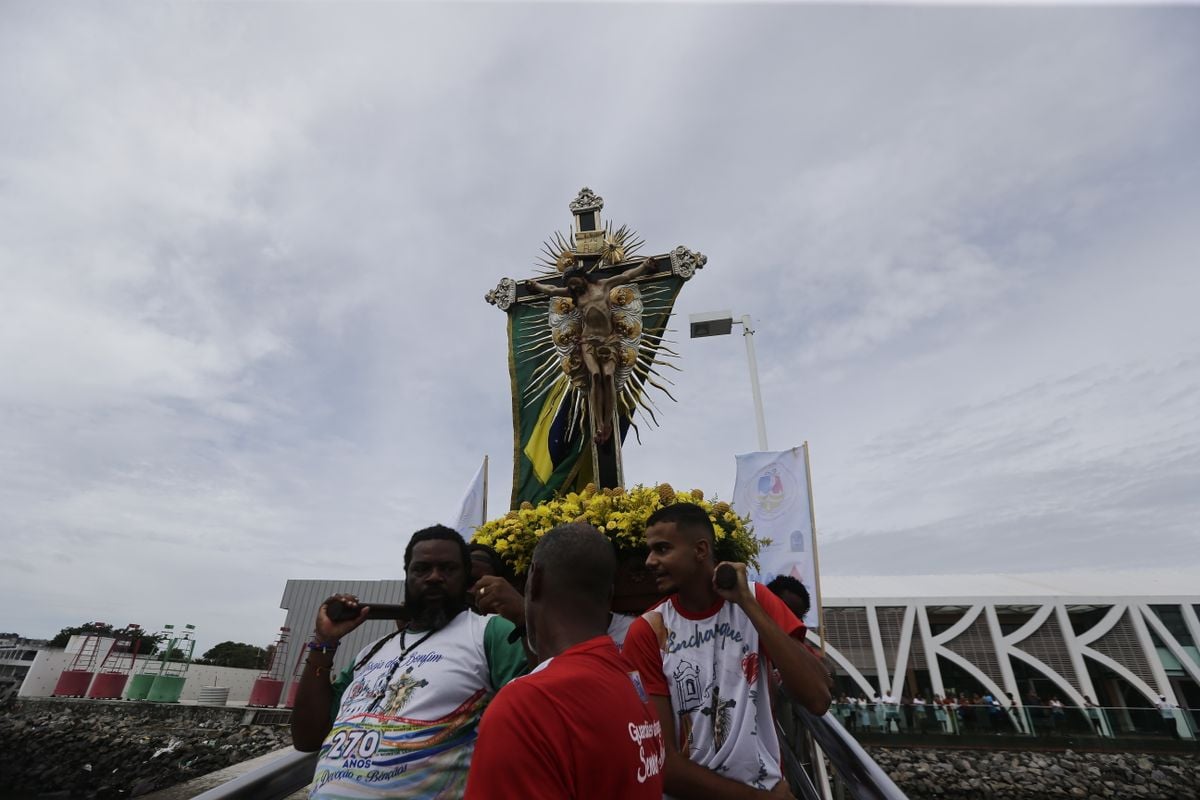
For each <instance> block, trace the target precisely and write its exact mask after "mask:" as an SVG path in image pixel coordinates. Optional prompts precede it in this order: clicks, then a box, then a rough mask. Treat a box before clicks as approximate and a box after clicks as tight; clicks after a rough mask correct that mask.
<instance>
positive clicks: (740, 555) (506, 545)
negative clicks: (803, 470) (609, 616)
mask: <svg viewBox="0 0 1200 800" xmlns="http://www.w3.org/2000/svg"><path fill="white" fill-rule="evenodd" d="M671 503H695V504H696V505H698V506H700V507H701V508H703V509H704V510H705V511H707V512H708V517H709V519H711V520H712V523H713V533H714V537H715V539H716V551H715V554H716V558H717V560H718V561H742V562H746V563H748V564H752V565H754V566H756V567H757V566H758V562H757V560H756V559H757V556H758V552H759V548H760V547H761V546H763V545H765V544H770V542H769V541H767V540H760V539H756V538H755V537H754V535H753V533H752V532H751V530H750V527H749V522H750V521H749V519H747V518H745V517H740V516H738V515H737V514H736V513H734V511H733V509H732V508H730V506H729V504H728V503H725V502H720V501H715V500H714V501H709V500H705V499H704V492H702V491H700V490H699V489H693V490H692V491H690V492H688V491H676V490H675V489H673V488H672V487H671V486H670V484H666V483H663V484H659V485H658V486H635V487H633V488H632V489H629V490H625V489H621V488H617V489H604V490H598V489H597V488H596V487H595V485H594V484H590V483H589V484H588V485H587V487H586V488H585V489H584V490H583V491H581V492H570V493H569V494H567V495H565V496H562V497H556V498H554V499H553V500H547V501H546V502H543V503H540V504H539V505H537V506H534V505H533V504H531V503H528V502H525V503H522V504H521V507H520V508H519V509H515V510H513V511H509V512H508V513H507V514H505V515H504V516H503V517H500V518H499V519H494V520H490V521H489V522H486V523H484V524H483V525H481V526H480V527H479V528H478V529H477V530H476V531H475V535H474V536H473V537H471V541H473V542H478V543H479V544H485V545H488V546H489V547H491V548H492V549H493V550H495V551H496V552H497V553H499V554H500V557H501V558H503V559H504V560H505V561H506V562H507V563H508V564H509V566H511V567H512V568H513V570H514V571H515V572H516V573H517V574H518V575H520V574H522V573H524V572H525V571H526V570H527V569H529V559H530V557H531V556H532V555H533V548H534V547H535V546H536V545H537V542H538V539H540V538H541V537H542V536H545V535H546V531H548V530H550V529H551V528H553V527H554V526H555V525H560V524H562V523H564V522H588V523H591V524H592V525H595V526H596V527H597V528H598V529H599V530H600V532H601V533H603V534H605V535H606V536H608V538H609V539H611V540H612V542H613V545H614V546H615V547H616V548H617V553H618V556H620V555H622V554H624V553H629V552H636V551H638V550H642V549H644V548H645V538H644V535H645V531H646V520H647V519H649V518H650V515H651V514H653V513H654V512H655V511H657V510H658V509H660V508H662V507H663V506H666V505H670V504H671Z"/></svg>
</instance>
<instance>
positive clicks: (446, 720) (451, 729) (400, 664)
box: [310, 611, 526, 800]
mask: <svg viewBox="0 0 1200 800" xmlns="http://www.w3.org/2000/svg"><path fill="white" fill-rule="evenodd" d="M511 631H512V623H510V622H508V621H507V620H505V619H503V618H501V617H497V616H494V615H489V616H479V615H477V614H474V613H471V612H470V611H464V612H463V613H461V614H459V615H458V616H457V617H455V618H454V619H453V620H451V621H450V623H449V624H448V625H447V626H446V627H444V628H442V629H441V630H439V631H437V632H435V633H433V634H431V635H429V636H428V637H426V634H425V633H424V632H420V631H418V632H405V633H404V634H403V635H394V636H392V637H391V638H390V639H389V640H388V641H387V643H386V644H384V645H383V647H382V648H380V650H379V651H378V652H377V653H375V654H374V655H372V656H371V658H370V660H368V661H367V663H365V664H363V665H362V666H361V667H359V668H358V669H357V670H356V671H354V672H353V673H352V674H349V671H347V673H344V674H343V676H342V678H341V679H339V681H338V683H337V684H335V691H336V690H337V689H338V688H342V687H344V691H342V694H341V698H340V700H336V699H335V702H336V703H337V704H338V705H337V712H336V714H335V717H334V723H333V728H332V729H331V730H330V732H329V735H328V736H327V737H326V739H325V743H324V744H323V745H322V746H321V753H320V757H319V761H318V763H317V770H316V774H315V775H314V776H313V790H312V794H311V795H310V797H311V798H313V800H361V799H363V798H385V797H405V798H429V799H432V798H450V797H454V798H459V797H462V793H463V791H464V789H465V788H466V780H467V772H468V770H469V768H470V763H471V753H472V750H473V749H474V744H475V737H476V728H477V727H478V724H479V719H480V717H481V716H483V710H484V707H485V706H486V705H487V703H488V701H489V700H490V699H491V697H492V696H493V695H494V694H495V692H496V691H497V690H498V689H499V688H500V687H501V686H502V685H504V684H505V683H507V682H508V681H509V680H511V679H512V678H513V677H515V676H516V675H518V674H520V673H521V672H523V671H524V669H525V668H526V664H525V655H524V649H523V648H522V646H521V645H520V643H516V644H510V643H508V641H507V637H508V634H509V633H510V632H511ZM377 641H378V640H376V642H377ZM374 645H375V642H373V643H372V644H371V645H369V646H367V647H365V648H363V650H362V651H360V652H359V654H358V656H357V657H356V659H355V663H358V662H359V661H361V660H362V659H363V658H364V657H365V656H366V655H367V653H369V652H370V650H371V648H372V647H373V646H374Z"/></svg>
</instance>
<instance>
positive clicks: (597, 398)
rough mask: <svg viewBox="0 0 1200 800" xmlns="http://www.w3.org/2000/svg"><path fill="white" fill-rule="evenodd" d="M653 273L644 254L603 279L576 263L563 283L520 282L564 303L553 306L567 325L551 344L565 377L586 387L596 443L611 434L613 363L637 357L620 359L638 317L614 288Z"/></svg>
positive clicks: (651, 262) (626, 296)
mask: <svg viewBox="0 0 1200 800" xmlns="http://www.w3.org/2000/svg"><path fill="white" fill-rule="evenodd" d="M655 271H656V268H655V262H654V259H653V258H647V259H646V260H645V261H643V262H642V263H641V264H639V265H638V266H636V267H633V268H632V269H629V270H626V271H625V272H618V273H616V274H614V275H612V276H610V277H607V278H597V277H596V276H595V275H593V274H592V273H590V272H588V271H587V270H585V269H583V268H582V267H571V268H570V269H568V270H566V271H565V272H564V273H563V284H564V285H563V286H550V285H548V284H545V283H538V282H537V281H535V280H533V279H530V280H528V281H526V283H527V284H529V286H530V287H532V288H533V289H534V290H535V291H537V292H541V293H542V294H544V295H547V296H549V297H562V298H566V299H567V300H568V301H569V303H562V304H560V305H558V307H557V308H556V311H557V312H558V315H559V316H560V317H562V318H564V319H566V320H569V322H568V323H567V324H568V326H569V328H570V329H569V330H568V331H567V332H565V333H564V334H563V335H561V336H559V337H557V338H555V344H556V345H559V346H560V347H562V348H563V349H564V350H565V353H564V355H563V359H564V367H565V368H564V369H563V371H564V372H567V373H568V374H569V375H570V376H571V382H572V383H573V384H574V385H575V386H576V388H578V389H580V390H583V389H586V390H587V397H588V417H589V418H590V419H591V423H592V437H593V438H594V440H595V442H596V444H597V445H599V446H603V445H605V444H607V443H608V440H609V438H610V437H611V436H612V432H613V424H614V422H616V419H615V412H616V405H617V393H618V391H619V390H620V389H622V388H624V387H623V386H618V385H617V384H616V382H615V378H616V375H617V366H618V364H623V363H624V362H625V361H632V360H634V359H636V357H637V355H636V352H634V353H633V354H631V355H629V356H628V357H626V350H625V348H624V347H623V346H622V345H623V340H628V339H635V338H637V337H635V336H632V335H631V334H634V333H635V332H639V331H638V328H639V327H640V325H641V320H640V319H633V320H628V321H627V320H626V319H625V317H626V316H628V315H629V310H628V305H629V302H630V300H632V297H631V294H630V293H622V292H616V291H614V290H615V289H616V288H617V287H618V286H623V285H625V284H627V283H629V282H631V281H633V280H634V279H636V278H640V277H641V276H642V275H653V274H654V272H655ZM560 309H561V310H560ZM564 312H565V313H564ZM637 316H639V317H640V316H641V315H640V314H639V315H637ZM576 322H578V323H579V324H578V325H576V324H575V323H576ZM551 324H552V325H553V323H551ZM580 367H582V369H580Z"/></svg>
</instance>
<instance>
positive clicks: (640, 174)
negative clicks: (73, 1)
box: [0, 2, 1200, 649]
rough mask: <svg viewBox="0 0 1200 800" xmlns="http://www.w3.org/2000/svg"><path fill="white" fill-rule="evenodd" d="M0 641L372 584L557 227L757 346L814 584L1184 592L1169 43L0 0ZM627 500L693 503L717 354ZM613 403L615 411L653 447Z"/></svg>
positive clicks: (524, 15) (1190, 315) (672, 14)
mask: <svg viewBox="0 0 1200 800" xmlns="http://www.w3.org/2000/svg"><path fill="white" fill-rule="evenodd" d="M0 16H2V17H3V24H0V103H2V105H0V537H2V543H3V558H2V559H0V601H2V607H3V608H4V609H5V611H4V612H3V613H0V629H2V630H15V631H18V632H20V633H23V634H25V635H27V636H50V635H52V634H54V633H55V632H57V631H58V629H59V628H61V627H63V626H65V625H71V624H78V623H80V622H83V621H86V620H91V619H102V620H105V621H108V622H111V623H114V624H117V625H123V624H125V623H127V622H138V623H140V624H142V625H143V626H146V627H149V628H152V629H157V628H158V627H160V626H161V625H162V624H163V623H167V622H170V623H175V624H183V623H188V622H191V623H194V624H196V625H197V626H198V628H199V639H200V641H201V645H202V649H203V648H204V647H207V646H209V645H211V644H214V643H215V642H217V641H221V640H224V639H234V640H240V641H248V642H254V643H258V644H266V643H267V642H269V641H270V640H271V638H272V637H273V635H274V633H275V631H276V629H277V628H278V626H279V625H280V624H282V622H283V616H284V614H283V612H282V611H280V610H278V604H279V598H280V596H281V594H282V591H283V585H284V581H285V580H286V579H288V578H315V577H325V578H347V579H350V578H355V579H358V578H363V579H372V578H390V577H399V576H400V574H401V571H402V570H401V560H402V549H403V544H404V543H405V541H406V537H407V535H408V534H409V533H411V532H412V531H413V530H415V529H417V528H419V527H423V526H425V525H427V524H429V523H432V522H435V521H446V520H450V519H452V517H453V516H454V514H455V512H456V511H457V503H458V500H459V498H460V496H461V495H462V493H463V491H464V489H465V488H466V484H467V482H468V481H469V479H470V478H471V476H472V474H473V473H474V471H475V469H476V467H477V465H478V463H479V461H480V459H481V457H482V456H483V454H484V453H488V454H490V456H491V463H492V468H493V469H492V481H491V494H490V503H491V508H492V510H493V511H495V512H496V513H500V512H502V511H503V510H505V508H506V507H507V501H508V492H509V490H510V483H509V475H510V474H511V469H512V456H511V454H512V438H511V420H510V410H511V406H510V398H509V390H508V376H507V365H506V355H505V351H506V340H505V319H504V315H503V313H501V312H500V311H498V310H496V309H495V308H493V307H491V306H488V305H487V304H486V303H484V301H483V294H484V292H486V291H487V290H488V289H490V288H492V287H493V286H495V284H496V282H497V281H498V280H499V279H500V278H501V277H504V276H510V277H514V278H524V277H528V276H529V275H531V274H532V273H533V263H534V260H535V258H536V256H537V253H538V250H539V247H540V243H541V242H542V241H543V240H544V239H545V238H547V237H548V236H549V235H550V234H551V233H552V232H553V231H554V230H556V229H559V230H565V229H566V228H567V227H568V225H569V224H570V219H571V218H570V214H569V212H568V210H567V203H568V201H569V200H571V199H572V198H573V197H574V196H575V194H576V192H577V191H578V190H579V188H580V187H581V186H584V185H587V186H590V187H592V188H593V189H594V190H596V191H597V192H598V193H599V194H601V195H603V197H604V199H605V201H606V206H605V210H604V213H605V216H606V218H607V219H609V220H612V221H614V222H616V223H618V224H620V223H629V224H630V225H632V226H633V227H635V228H637V229H638V230H639V232H640V233H641V234H642V235H643V236H644V237H645V239H646V240H647V249H646V250H647V252H654V253H662V252H666V251H668V250H669V249H671V248H673V247H674V246H676V245H679V244H684V245H687V246H688V247H690V248H692V249H695V250H699V251H701V252H703V253H705V254H706V255H707V256H708V258H709V260H708V265H707V266H706V267H705V268H704V270H703V271H702V272H701V273H700V274H699V275H698V276H697V277H696V278H695V279H694V280H692V281H691V282H690V283H689V284H688V285H687V286H686V287H685V288H684V290H683V292H682V293H681V295H680V299H679V302H678V304H677V306H676V312H677V314H678V315H679V317H681V318H684V320H685V319H686V315H687V314H689V313H693V312H697V311H710V310H719V309H731V310H733V311H734V312H735V313H737V314H743V313H749V314H752V315H753V316H754V319H755V321H756V324H757V331H758V333H757V336H756V340H755V341H756V343H757V347H758V355H759V363H760V368H761V374H762V387H763V395H764V403H765V407H766V418H767V419H766V421H767V432H768V436H769V439H770V444H771V445H772V447H777V448H784V447H787V446H791V445H796V444H799V443H801V442H803V441H805V440H808V441H810V443H811V449H812V462H813V483H814V491H815V506H816V516H817V524H818V528H819V532H820V541H821V546H822V553H821V563H822V566H823V568H824V569H825V570H826V571H827V572H829V573H841V574H915V573H961V572H987V571H1006V572H1025V571H1040V570H1062V569H1076V568H1079V569H1099V568H1124V567H1150V566H1162V565H1173V566H1177V567H1189V566H1192V565H1195V566H1197V567H1200V531H1198V526H1197V519H1198V512H1200V491H1198V490H1200V402H1198V400H1197V397H1198V393H1200V314H1198V313H1197V312H1196V310H1195V306H1196V304H1197V299H1198V298H1200V224H1198V219H1200V214H1198V209H1200V102H1197V99H1196V98H1197V94H1196V91H1197V89H1196V87H1197V79H1196V76H1197V75H1200V47H1198V46H1197V42H1200V9H1196V8H1176V9H1171V8H1149V9H1144V10H1121V9H1100V10H1097V9H1048V8H1006V9H981V8H960V9H951V8H939V7H925V8H899V7H862V8H850V7H842V8H838V7H790V6H784V5H763V6H714V5H703V6H689V5H678V4H669V5H653V6H640V5H609V6H570V7H556V6H547V5H528V6H515V5H485V6H452V7H446V6H437V7H433V6H414V5H393V4H381V3H362V4H337V5H334V4H331V3H330V4H325V3H305V4H285V3H263V4H259V5H254V4H231V3H153V4H151V3H144V4H127V3H126V4H121V3H105V4H102V5H101V4H94V3H85V4H80V5H69V4H66V3H43V2H8V3H5V4H4V5H3V11H2V12H0ZM676 327H678V328H679V330H680V334H681V336H680V337H677V338H679V344H678V349H679V351H680V352H681V354H682V356H683V361H682V363H681V365H682V367H683V369H684V372H683V373H682V374H681V375H680V376H679V377H678V380H677V383H678V386H677V391H676V392H675V394H676V396H677V397H678V398H679V400H680V402H679V403H678V404H677V405H676V404H670V403H669V401H668V406H669V407H665V408H664V413H663V415H662V420H663V425H662V427H661V428H658V429H656V430H650V431H645V430H643V437H642V438H643V442H644V444H643V445H642V446H638V445H636V443H635V444H631V445H629V446H628V447H627V450H626V456H625V458H626V470H627V477H628V479H629V481H630V483H636V482H659V481H664V480H666V481H670V482H672V483H674V484H675V485H677V486H682V487H700V488H703V489H705V490H706V492H708V493H710V494H713V493H716V494H719V495H722V496H724V497H729V496H730V494H731V493H732V489H733V479H734V459H733V456H734V454H735V453H739V452H747V451H750V450H753V449H755V432H754V419H753V411H752V408H753V406H752V403H751V397H750V389H749V382H748V377H747V367H746V358H745V351H744V348H743V344H742V341H741V338H740V337H739V336H730V337H723V338H717V339H704V340H696V341H689V340H687V339H686V338H685V337H686V324H677V326H676ZM660 405H661V404H660Z"/></svg>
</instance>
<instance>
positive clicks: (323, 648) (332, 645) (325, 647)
mask: <svg viewBox="0 0 1200 800" xmlns="http://www.w3.org/2000/svg"><path fill="white" fill-rule="evenodd" d="M337 649H338V643H337V642H318V641H312V642H309V643H308V652H310V653H335V652H337Z"/></svg>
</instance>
